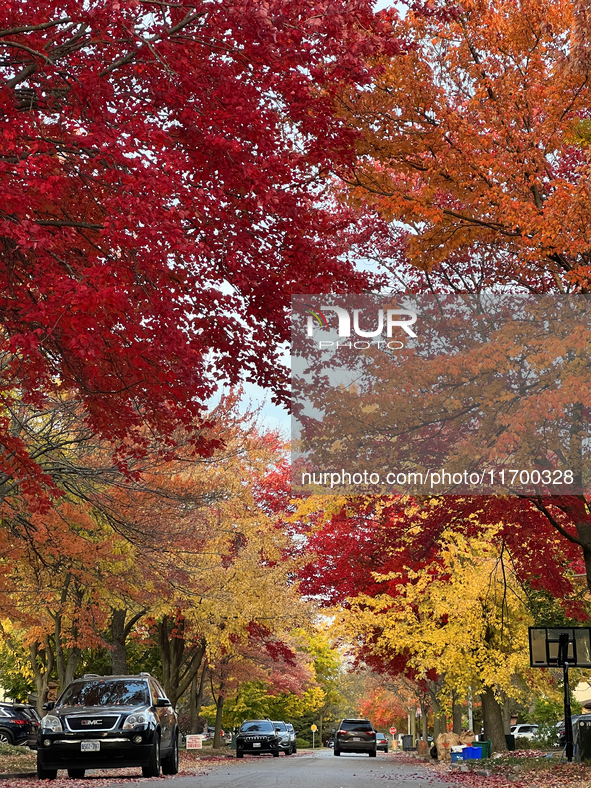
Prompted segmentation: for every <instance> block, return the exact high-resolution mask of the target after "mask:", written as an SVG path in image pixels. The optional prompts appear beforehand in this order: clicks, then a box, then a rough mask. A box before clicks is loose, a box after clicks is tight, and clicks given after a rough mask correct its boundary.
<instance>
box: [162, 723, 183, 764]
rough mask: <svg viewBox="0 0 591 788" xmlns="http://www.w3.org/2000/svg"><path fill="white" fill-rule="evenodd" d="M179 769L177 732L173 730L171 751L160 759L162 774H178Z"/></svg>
mask: <svg viewBox="0 0 591 788" xmlns="http://www.w3.org/2000/svg"><path fill="white" fill-rule="evenodd" d="M178 771H179V733H178V731H175V732H174V736H173V741H172V751H171V753H170V755H167V756H166V758H163V759H162V774H178Z"/></svg>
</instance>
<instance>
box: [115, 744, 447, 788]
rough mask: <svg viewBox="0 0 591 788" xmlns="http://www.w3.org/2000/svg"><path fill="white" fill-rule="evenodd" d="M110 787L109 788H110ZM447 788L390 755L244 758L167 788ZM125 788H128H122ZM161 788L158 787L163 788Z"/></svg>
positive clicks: (177, 779) (178, 779)
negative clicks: (388, 787)
mask: <svg viewBox="0 0 591 788" xmlns="http://www.w3.org/2000/svg"><path fill="white" fill-rule="evenodd" d="M115 786H116V783H114V784H113V788H115ZM196 786H199V788H380V787H381V788H387V786H391V787H392V788H450V783H449V782H444V781H442V780H439V779H438V778H437V776H436V775H435V774H434V773H433V772H432V771H431V770H430V769H427V768H426V767H425V766H423V765H422V764H421V763H420V762H417V763H416V764H414V763H405V762H399V761H397V759H396V757H395V756H393V755H392V754H389V755H385V754H384V753H378V756H377V758H368V757H367V755H356V754H355V755H354V754H351V755H341V756H340V757H339V758H335V757H334V755H333V754H332V750H331V751H327V750H324V751H319V752H317V753H298V755H296V756H293V757H286V756H285V755H280V756H279V758H273V757H271V756H264V755H263V756H252V757H248V756H246V757H245V758H244V759H243V760H240V761H229V762H228V763H227V764H220V765H219V766H216V767H215V768H213V769H212V770H211V771H208V773H207V774H200V775H198V776H190V777H188V776H184V775H178V776H177V777H175V778H174V780H171V781H170V788H196ZM125 788H129V784H128V785H127V786H126V787H125ZM163 788H164V787H163Z"/></svg>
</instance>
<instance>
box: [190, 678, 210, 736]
mask: <svg viewBox="0 0 591 788" xmlns="http://www.w3.org/2000/svg"><path fill="white" fill-rule="evenodd" d="M206 676H207V665H203V669H202V671H201V678H200V680H199V688H197V674H195V675H194V676H193V681H192V683H191V702H190V708H191V733H199V715H200V714H201V703H202V702H203V688H204V686H205V678H206Z"/></svg>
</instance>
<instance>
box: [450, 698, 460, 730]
mask: <svg viewBox="0 0 591 788" xmlns="http://www.w3.org/2000/svg"><path fill="white" fill-rule="evenodd" d="M457 700H458V699H457V695H456V693H455V692H452V694H451V702H452V720H453V731H454V733H457V734H458V736H460V735H461V733H462V707H461V705H460V704H459V703H458V702H457Z"/></svg>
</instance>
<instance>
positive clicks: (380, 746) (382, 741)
mask: <svg viewBox="0 0 591 788" xmlns="http://www.w3.org/2000/svg"><path fill="white" fill-rule="evenodd" d="M376 750H382V751H383V752H388V739H387V738H386V736H385V735H384V734H383V733H376Z"/></svg>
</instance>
